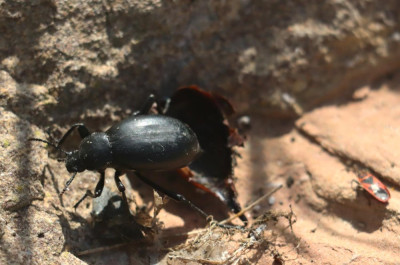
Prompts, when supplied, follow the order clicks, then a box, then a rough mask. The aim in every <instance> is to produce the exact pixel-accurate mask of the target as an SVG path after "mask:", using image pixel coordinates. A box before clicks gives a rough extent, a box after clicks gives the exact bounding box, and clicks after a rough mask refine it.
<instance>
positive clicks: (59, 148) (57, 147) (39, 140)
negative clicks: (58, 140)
mask: <svg viewBox="0 0 400 265" xmlns="http://www.w3.org/2000/svg"><path fill="white" fill-rule="evenodd" d="M28 141H36V142H42V143H45V144H48V145H50V146H52V147H54V148H55V149H56V150H60V151H61V152H63V153H64V154H66V155H68V152H67V151H65V150H64V149H62V148H61V147H59V146H57V145H56V144H53V143H51V142H49V141H46V140H43V139H39V138H29V139H28Z"/></svg>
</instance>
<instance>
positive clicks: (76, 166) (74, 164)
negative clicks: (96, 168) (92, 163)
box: [65, 150, 85, 172]
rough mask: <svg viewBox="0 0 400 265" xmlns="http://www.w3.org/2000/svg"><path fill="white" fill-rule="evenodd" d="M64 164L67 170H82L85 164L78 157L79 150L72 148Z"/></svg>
mask: <svg viewBox="0 0 400 265" xmlns="http://www.w3.org/2000/svg"><path fill="white" fill-rule="evenodd" d="M65 166H66V168H67V170H68V172H82V171H84V170H85V166H84V165H83V163H82V160H81V159H80V158H79V150H74V151H72V152H69V153H68V154H67V159H66V161H65Z"/></svg>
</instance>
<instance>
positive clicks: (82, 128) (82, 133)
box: [57, 123, 90, 148]
mask: <svg viewBox="0 0 400 265" xmlns="http://www.w3.org/2000/svg"><path fill="white" fill-rule="evenodd" d="M75 128H78V132H79V135H80V137H81V138H82V139H83V138H85V137H86V136H88V135H90V132H89V130H88V128H87V127H86V126H85V125H84V124H83V123H75V124H73V125H72V126H71V128H69V130H68V131H67V132H66V133H65V134H64V135H63V137H61V139H60V140H59V141H58V143H57V148H58V147H59V146H61V145H62V144H63V143H64V141H65V139H67V137H68V136H69V135H70V134H71V133H72V132H73V130H75Z"/></svg>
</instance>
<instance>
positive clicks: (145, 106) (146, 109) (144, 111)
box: [132, 94, 156, 116]
mask: <svg viewBox="0 0 400 265" xmlns="http://www.w3.org/2000/svg"><path fill="white" fill-rule="evenodd" d="M155 102H156V97H155V96H154V94H150V95H149V97H148V98H147V99H146V101H145V102H144V104H143V106H142V107H141V108H140V110H138V111H135V112H134V113H133V114H132V116H136V115H143V114H147V113H149V111H150V109H151V107H152V106H153V104H154V103H155Z"/></svg>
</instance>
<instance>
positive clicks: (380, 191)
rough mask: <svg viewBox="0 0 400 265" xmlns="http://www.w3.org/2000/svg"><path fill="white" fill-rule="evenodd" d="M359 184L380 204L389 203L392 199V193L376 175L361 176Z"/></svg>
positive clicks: (359, 176)
mask: <svg viewBox="0 0 400 265" xmlns="http://www.w3.org/2000/svg"><path fill="white" fill-rule="evenodd" d="M358 182H359V183H360V185H361V187H362V188H363V189H365V190H366V191H368V193H369V194H371V195H372V196H373V197H374V198H375V199H377V200H378V201H380V202H383V203H387V202H388V201H389V199H390V192H389V190H388V188H387V187H386V186H385V185H384V184H383V183H382V182H381V181H380V180H379V179H378V178H377V177H375V176H374V175H372V174H370V173H367V174H359V175H358Z"/></svg>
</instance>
